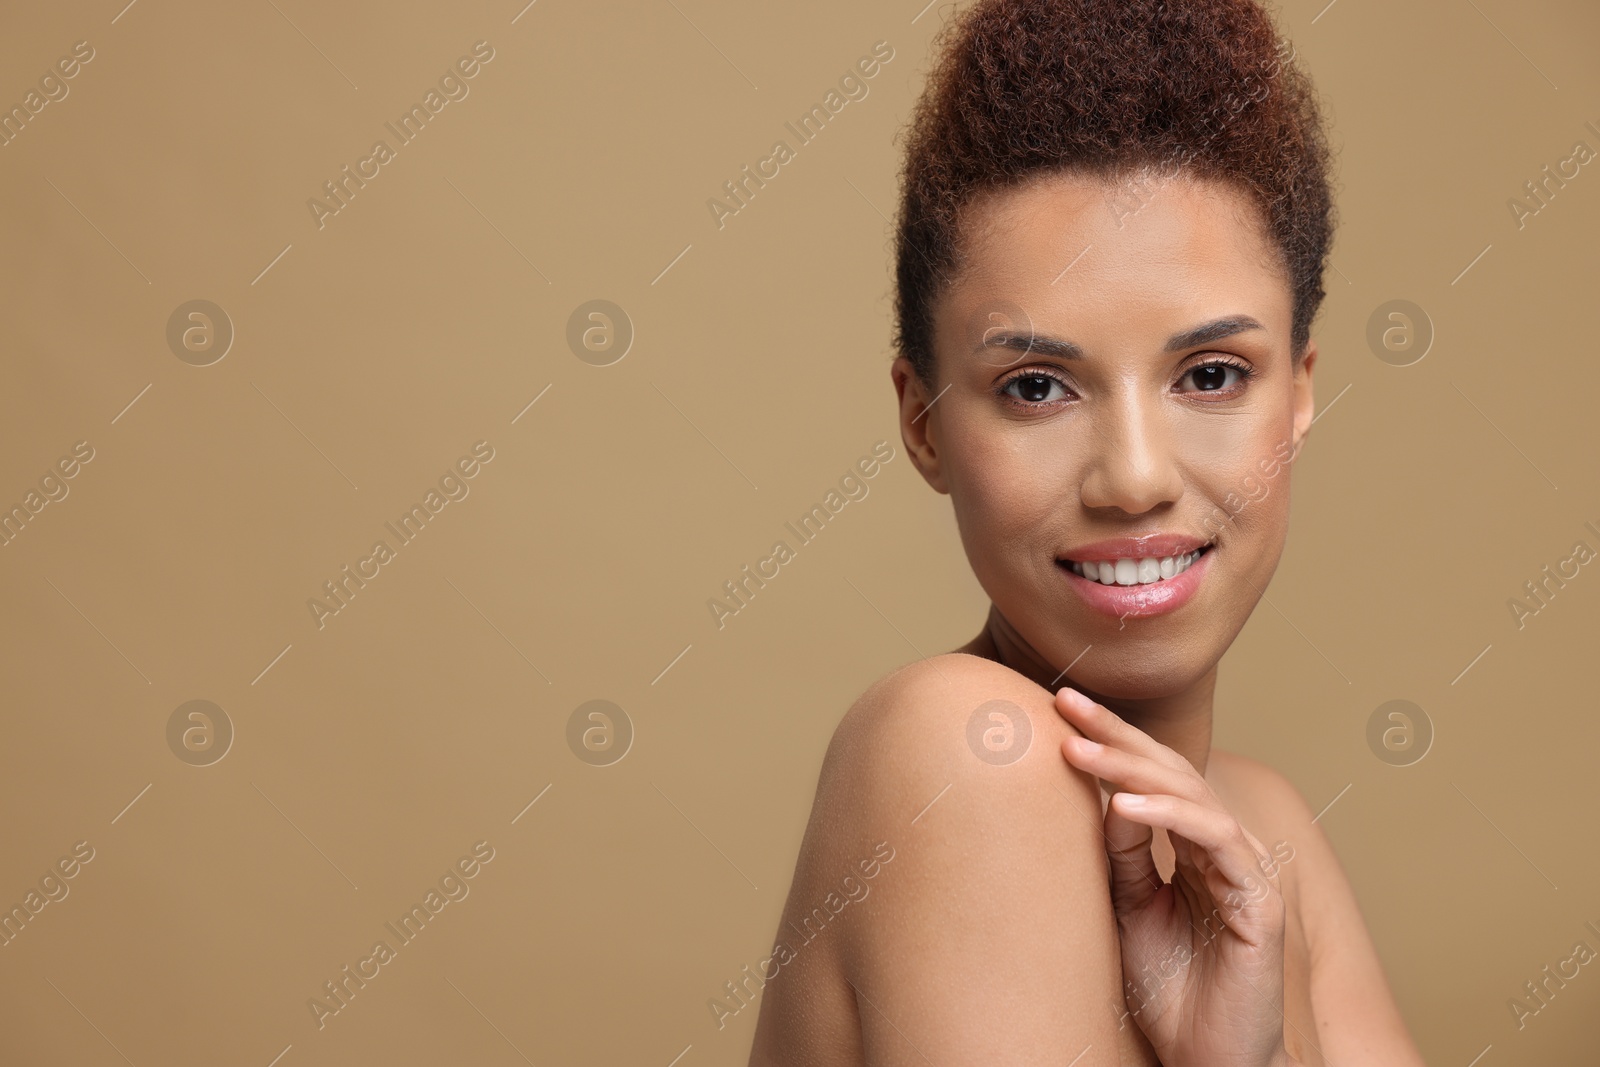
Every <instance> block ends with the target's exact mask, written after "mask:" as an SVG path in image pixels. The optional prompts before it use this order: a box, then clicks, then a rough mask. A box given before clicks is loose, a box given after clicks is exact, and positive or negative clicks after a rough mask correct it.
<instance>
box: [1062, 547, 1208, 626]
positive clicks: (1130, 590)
mask: <svg viewBox="0 0 1600 1067" xmlns="http://www.w3.org/2000/svg"><path fill="white" fill-rule="evenodd" d="M1214 547H1215V546H1213V545H1210V544H1204V543H1199V539H1198V538H1194V539H1190V538H1183V537H1170V538H1149V539H1145V540H1144V541H1131V540H1125V541H1120V542H1101V543H1100V544H1097V545H1088V546H1085V547H1083V548H1080V549H1076V550H1074V551H1073V555H1078V556H1082V557H1084V558H1082V559H1068V558H1065V557H1058V558H1057V559H1056V561H1055V562H1056V566H1057V568H1058V569H1059V571H1060V573H1061V575H1062V576H1063V577H1064V578H1066V580H1067V584H1068V585H1069V586H1070V587H1071V589H1072V591H1073V592H1074V593H1076V594H1077V595H1078V596H1079V597H1080V598H1081V599H1082V600H1083V602H1084V603H1085V604H1086V605H1087V606H1088V607H1090V608H1092V609H1094V610H1095V611H1096V612H1099V613H1101V614H1104V615H1109V616H1111V617H1112V618H1115V619H1117V620H1119V623H1118V628H1119V629H1120V628H1121V627H1122V625H1123V622H1124V621H1125V620H1127V619H1129V618H1144V617H1148V616H1152V615H1163V614H1166V613H1167V612H1170V611H1176V610H1177V609H1178V608H1180V607H1182V606H1183V605H1184V604H1186V603H1188V601H1189V600H1190V598H1191V597H1193V596H1194V595H1195V593H1196V592H1197V591H1198V590H1199V588H1200V584H1201V582H1202V581H1204V579H1205V576H1206V574H1207V573H1208V572H1209V571H1210V570H1211V558H1212V556H1214V555H1215V554H1216V553H1215V552H1213V551H1212V549H1213V548H1214ZM1175 550H1176V551H1175Z"/></svg>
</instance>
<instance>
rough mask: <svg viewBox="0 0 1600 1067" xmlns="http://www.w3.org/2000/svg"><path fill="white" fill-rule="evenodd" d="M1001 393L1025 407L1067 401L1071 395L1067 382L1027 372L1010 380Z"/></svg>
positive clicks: (1040, 373)
mask: <svg viewBox="0 0 1600 1067" xmlns="http://www.w3.org/2000/svg"><path fill="white" fill-rule="evenodd" d="M1000 392H1001V393H1002V394H1004V395H1006V396H1008V397H1013V398H1015V399H1016V400H1019V401H1021V402H1022V404H1023V405H1024V406H1026V405H1029V404H1048V403H1050V402H1052V401H1056V400H1065V399H1067V397H1068V396H1069V395H1071V394H1070V393H1069V391H1068V389H1067V384H1066V383H1065V382H1063V381H1062V380H1061V379H1060V378H1057V377H1056V376H1055V375H1053V374H1046V373H1044V372H1043V371H1026V372H1024V373H1022V374H1018V375H1016V376H1015V377H1012V378H1008V379H1006V381H1005V384H1004V385H1002V386H1001V387H1000Z"/></svg>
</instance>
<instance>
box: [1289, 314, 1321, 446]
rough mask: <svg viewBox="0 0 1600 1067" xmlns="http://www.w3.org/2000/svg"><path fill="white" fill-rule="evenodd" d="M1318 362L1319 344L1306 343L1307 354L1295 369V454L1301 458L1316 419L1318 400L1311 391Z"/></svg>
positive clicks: (1313, 341)
mask: <svg viewBox="0 0 1600 1067" xmlns="http://www.w3.org/2000/svg"><path fill="white" fill-rule="evenodd" d="M1316 362H1317V342H1316V340H1315V339H1313V340H1310V341H1307V342H1306V354H1305V357H1304V358H1303V359H1301V360H1300V363H1299V365H1298V366H1296V367H1295V369H1294V386H1293V388H1294V401H1293V402H1294V453H1293V455H1294V456H1295V457H1296V458H1299V456H1300V449H1301V447H1302V446H1304V444H1305V439H1306V435H1308V434H1309V433H1311V420H1312V419H1313V418H1315V417H1316V410H1317V405H1316V399H1315V397H1314V395H1313V393H1312V389H1311V372H1312V370H1313V369H1314V368H1315V366H1316Z"/></svg>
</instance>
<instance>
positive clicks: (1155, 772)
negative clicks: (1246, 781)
mask: <svg viewBox="0 0 1600 1067" xmlns="http://www.w3.org/2000/svg"><path fill="white" fill-rule="evenodd" d="M1061 754H1062V755H1064V756H1065V757H1066V758H1067V762H1068V763H1070V764H1072V765H1073V766H1074V767H1077V768H1079V769H1081V770H1083V771H1085V772H1087V773H1089V774H1092V775H1094V776H1095V777H1097V778H1101V779H1104V780H1105V781H1107V782H1111V783H1113V784H1115V785H1116V786H1118V787H1119V788H1121V789H1123V790H1126V791H1127V792H1130V793H1139V794H1141V795H1145V794H1150V793H1165V794H1168V795H1170V796H1179V797H1184V798H1185V799H1188V800H1192V801H1194V802H1195V803H1196V804H1202V805H1204V806H1206V807H1210V808H1215V809H1216V810H1218V811H1222V810H1225V809H1224V808H1223V806H1222V802H1221V801H1220V800H1218V799H1217V796H1216V794H1215V793H1214V792H1212V790H1211V786H1210V785H1208V784H1207V783H1206V780H1205V779H1204V778H1202V777H1201V776H1200V774H1199V772H1198V771H1196V770H1195V769H1194V767H1193V766H1191V765H1190V763H1189V761H1188V760H1183V761H1182V762H1183V766H1182V767H1181V768H1179V767H1171V766H1168V765H1167V764H1165V763H1161V762H1158V761H1156V760H1154V759H1151V758H1150V757H1148V756H1141V755H1139V754H1137V753H1134V752H1129V751H1127V750H1125V749H1121V748H1116V747H1113V746H1110V745H1103V744H1100V743H1099V742H1097V741H1094V740H1093V739H1091V738H1087V737H1076V736H1073V737H1067V738H1065V739H1064V740H1063V741H1062V742H1061ZM1180 759H1181V757H1180Z"/></svg>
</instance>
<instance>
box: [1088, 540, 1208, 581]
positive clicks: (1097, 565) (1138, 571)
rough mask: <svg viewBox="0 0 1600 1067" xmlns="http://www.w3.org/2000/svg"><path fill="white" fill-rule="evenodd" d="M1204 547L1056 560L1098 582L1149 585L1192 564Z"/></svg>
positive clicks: (1175, 574)
mask: <svg viewBox="0 0 1600 1067" xmlns="http://www.w3.org/2000/svg"><path fill="white" fill-rule="evenodd" d="M1204 551H1205V549H1204V548H1201V549H1196V550H1195V551H1193V552H1185V553H1183V554H1182V555H1180V556H1162V557H1160V558H1159V559H1158V558H1156V557H1155V556H1144V557H1142V558H1139V559H1102V560H1089V561H1086V562H1083V563H1079V562H1077V561H1076V560H1070V559H1064V560H1058V561H1057V562H1059V563H1063V564H1065V565H1066V566H1067V568H1068V569H1069V570H1071V571H1072V573H1073V574H1078V575H1082V576H1083V577H1085V578H1088V579H1089V580H1090V581H1096V582H1099V583H1100V584H1101V585H1149V584H1151V583H1152V582H1160V581H1165V580H1167V579H1169V578H1176V577H1177V576H1178V575H1180V574H1182V573H1183V572H1184V571H1186V570H1188V569H1189V568H1190V567H1191V566H1193V564H1194V562H1195V560H1197V559H1199V558H1200V553H1201V552H1204Z"/></svg>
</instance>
